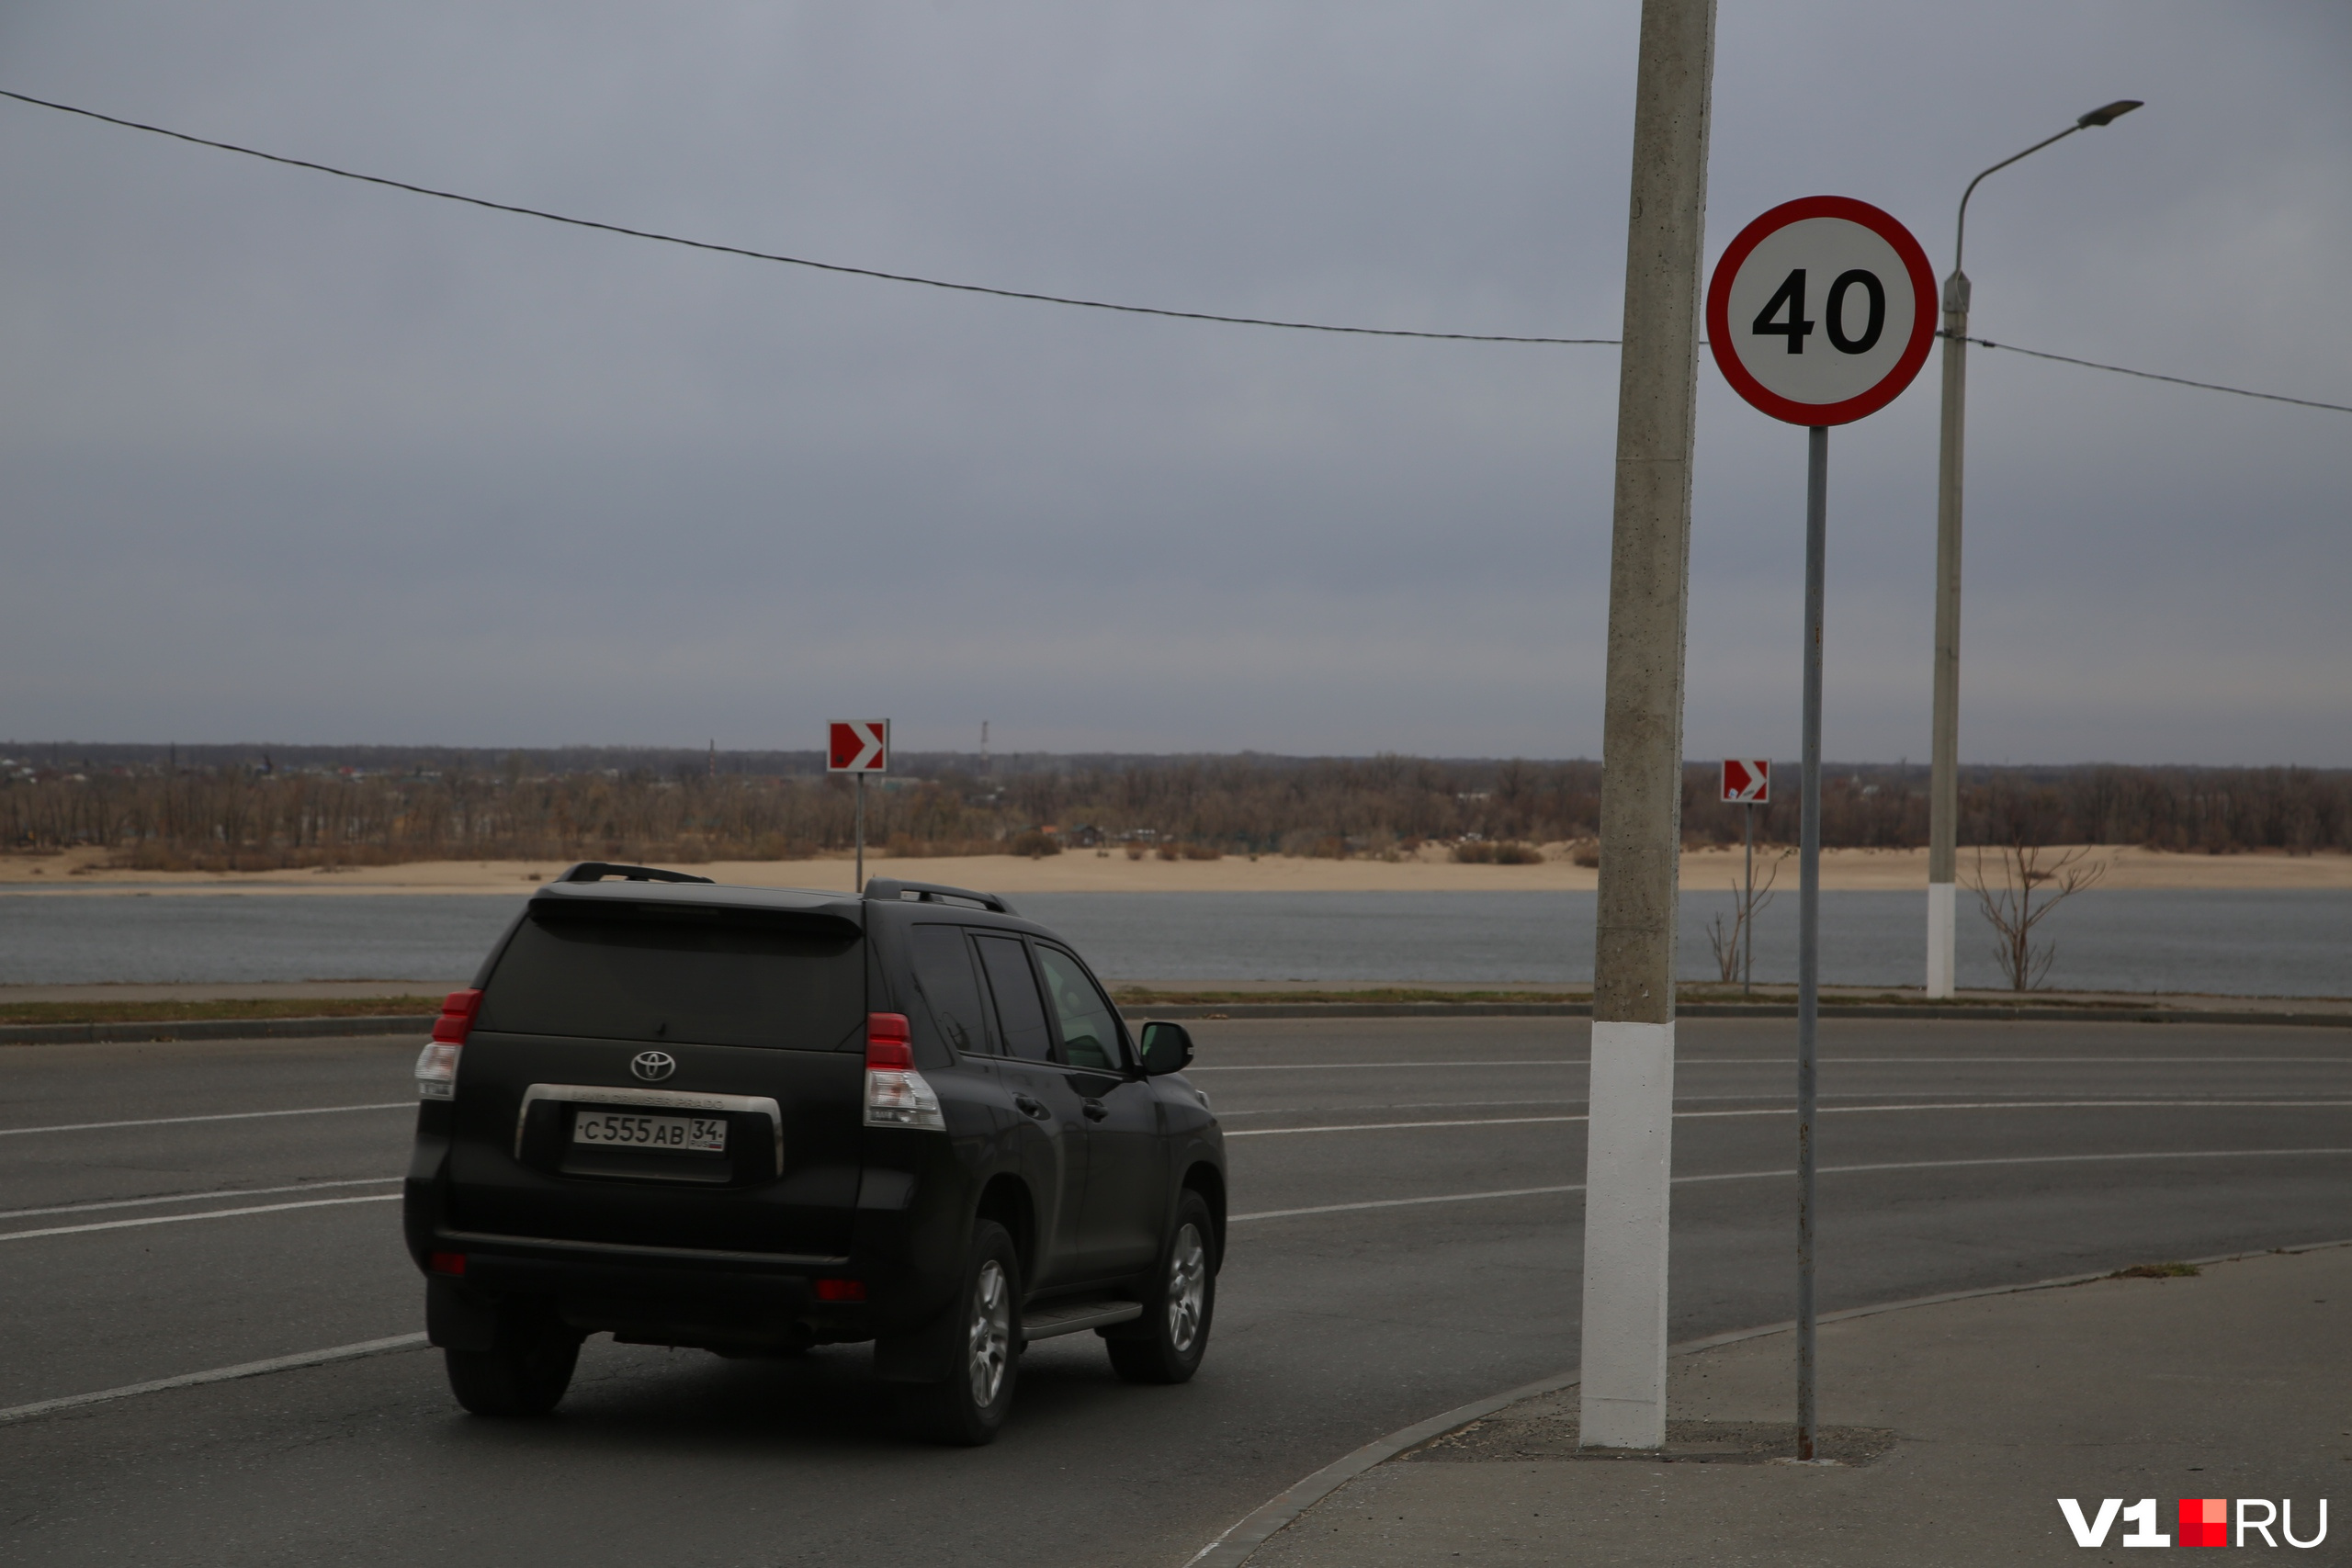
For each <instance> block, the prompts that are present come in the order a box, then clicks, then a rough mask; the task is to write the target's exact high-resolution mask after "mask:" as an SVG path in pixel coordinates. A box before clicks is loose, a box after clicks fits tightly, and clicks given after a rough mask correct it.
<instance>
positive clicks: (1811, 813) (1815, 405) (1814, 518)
mask: <svg viewBox="0 0 2352 1568" xmlns="http://www.w3.org/2000/svg"><path fill="white" fill-rule="evenodd" d="M1935 302H1936V280H1935V275H1934V274H1933V273H1932V272H1930V271H1929V270H1928V254H1927V253H1926V252H1925V251H1923V250H1921V249H1920V248H1919V242H1918V241H1917V240H1915V239H1913V238H1912V237H1911V231H1909V230H1907V229H1905V227H1904V226H1903V225H1902V224H1900V223H1897V222H1896V221H1895V220H1894V219H1892V218H1890V217H1888V216H1887V215H1886V214H1885V213H1883V212H1881V211H1880V210H1879V209H1877V208H1875V207H1872V206H1871V204H1870V203H1869V202H1866V201H1856V200H1854V199H1853V198H1851V197H1843V196H1809V197H1805V198H1804V200H1802V201H1790V202H1783V203H1781V205H1780V206H1778V207H1776V208H1774V209H1772V210H1771V211H1770V212H1767V213H1766V214H1764V216H1762V217H1761V218H1758V220H1756V221H1755V222H1753V223H1750V224H1749V225H1748V226H1747V228H1745V229H1742V230H1741V231H1739V236H1738V238H1736V239H1735V240H1733V241H1732V243H1731V245H1730V248H1729V249H1727V250H1725V251H1724V254H1723V257H1722V259H1721V260H1719V261H1717V262H1716V263H1715V275H1714V276H1713V279H1712V280H1710V281H1709V283H1708V285H1707V344H1708V346H1709V347H1711V348H1713V350H1714V355H1715V364H1716V365H1717V367H1720V368H1721V369H1722V371H1723V373H1724V380H1726V381H1729V382H1730V383H1731V384H1732V389H1733V390H1734V391H1736V392H1737V393H1738V394H1739V395H1740V396H1741V397H1743V398H1746V399H1747V400H1748V401H1749V402H1750V403H1753V404H1754V405H1755V406H1756V407H1757V408H1758V409H1761V410H1762V411H1763V412H1766V413H1768V414H1770V415H1771V416H1772V417H1773V418H1774V419H1781V420H1786V421H1788V423H1791V424H1802V425H1804V426H1805V466H1804V467H1805V496H1804V623H1805V624H1804V729H1803V735H1802V739H1801V740H1800V752H1799V756H1800V773H1801V780H1802V787H1801V789H1800V791H1799V795H1798V802H1799V805H1798V812H1797V818H1798V827H1797V1280H1798V1283H1797V1345H1798V1352H1797V1359H1798V1365H1799V1367H1800V1368H1801V1369H1802V1370H1801V1371H1800V1373H1799V1377H1800V1386H1801V1390H1802V1392H1800V1393H1799V1394H1798V1417H1797V1427H1798V1429H1799V1431H1800V1432H1804V1431H1809V1430H1811V1428H1812V1424H1813V1393H1812V1390H1813V1352H1812V1346H1813V1337H1814V1310H1813V1303H1814V1291H1813V1257H1814V1239H1815V1235H1814V1179H1815V1168H1814V1145H1815V1140H1814V1121H1815V1113H1816V1111H1818V1109H1819V1107H1818V1104H1817V1101H1816V1097H1815V1088H1814V1086H1815V1077H1816V1074H1817V1072H1818V1070H1819V1069H1818V1063H1819V1060H1820V1003H1821V659H1822V632H1823V628H1824V623H1825V620H1826V616H1825V615H1824V612H1823V600H1824V597H1825V593H1824V590H1823V583H1824V581H1825V579H1826V567H1825V562H1826V558H1827V555H1828V539H1829V427H1830V426H1831V425H1833V424H1850V423H1853V422H1854V421H1855V420H1858V419H1860V418H1862V417H1863V416H1864V415H1866V414H1873V413H1876V412H1878V411H1879V410H1881V409H1883V408H1884V407H1885V406H1886V405H1887V404H1889V403H1891V402H1893V401H1894V400H1895V399H1896V398H1897V397H1898V396H1900V395H1901V394H1902V391H1903V389H1904V388H1905V387H1907V386H1909V385H1910V384H1911V378H1913V377H1914V376H1917V374H1918V373H1919V367H1921V366H1922V365H1925V364H1926V363H1927V362H1928V345H1929V344H1930V342H1931V340H1933V338H1934V337H1935V335H1936V329H1935ZM1737 766H1740V764H1738V763H1735V762H1725V763H1724V798H1726V799H1729V798H1732V795H1733V787H1732V786H1733V779H1732V770H1733V769H1734V768H1735V767H1737ZM1748 766H1752V767H1755V768H1756V769H1757V770H1758V771H1757V773H1755V774H1754V775H1752V776H1753V777H1754V778H1755V780H1756V783H1757V784H1758V785H1759V786H1761V784H1763V780H1764V776H1765V775H1764V772H1763V768H1764V764H1762V763H1760V762H1759V763H1753V764H1748ZM1752 896H1753V895H1752V894H1751V895H1750V897H1752Z"/></svg>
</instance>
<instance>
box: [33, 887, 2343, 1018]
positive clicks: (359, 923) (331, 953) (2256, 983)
mask: <svg viewBox="0 0 2352 1568" xmlns="http://www.w3.org/2000/svg"><path fill="white" fill-rule="evenodd" d="M517 902H518V900H517V899H515V898H510V897H505V896H503V895H491V894H473V895H449V896H435V895H425V894H397V895H380V896H379V895H366V894H345V895H336V896H333V897H322V896H315V895H313V896H299V895H286V894H277V895H271V894H221V895H211V894H201V895H198V894H189V895H175V896H171V897H138V896H136V895H108V896H90V895H78V894H77V895H68V894H18V895H9V896H5V897H0V985H63V984H82V985H86V984H95V983H100V982H107V981H128V982H166V981H179V982H207V983H235V982H246V981H274V980H346V979H347V980H408V981H418V982H424V983H428V984H434V985H438V984H444V983H454V982H456V981H458V980H461V979H463V978H464V977H465V976H469V975H470V974H471V973H472V972H473V969H474V967H475V965H476V964H478V963H480V961H481V956H482V954H483V953H484V952H485V951H486V950H487V949H488V947H489V945H490V943H491V942H493V941H495V940H496V938H497V936H498V934H499V932H500V931H502V930H503V929H504V926H505V924H506V922H507V920H509V919H512V918H513V916H514V913H515V908H516V904H517ZM1012 903H1013V905H1014V907H1015V908H1018V909H1019V910H1021V912H1022V913H1023V914H1026V915H1030V916H1032V917H1034V918H1035V919H1040V920H1042V921H1044V922H1045V923H1046V924H1047V925H1050V926H1052V927H1054V928H1056V929H1057V930H1058V931H1061V932H1062V933H1063V934H1064V935H1065V936H1067V937H1068V938H1069V940H1070V941H1071V942H1074V943H1076V944H1077V946H1078V948H1079V950H1080V952H1081V953H1085V954H1086V956H1087V958H1088V959H1089V961H1090V962H1091V963H1092V964H1094V966H1095V968H1096V969H1097V970H1099V971H1100V972H1101V973H1103V975H1104V976H1111V977H1114V978H1116V979H1120V980H1141V981H1151V980H1179V979H1181V980H1296V981H1302V982H1308V983H1313V982H1322V981H1367V980H1378V981H1388V980H1394V981H1416V980H1422V981H1456V982H1460V981H1488V982H1495V983H1498V984H1501V983H1507V982H1512V981H1555V982H1558V981H1565V982H1580V981H1589V980H1590V979H1591V978H1592V935H1593V930H1592V928H1593V895H1592V894H1590V893H1370V894H1363V893H1231V894H1228V893H1051V894H1049V893H1033V894H1028V895H1025V896H1023V897H1016V898H1014V899H1013V900H1012ZM1925 906H1926V899H1925V898H1924V897H1922V896H1921V895H1920V894H1918V893H1916V892H1904V893H1825V894H1824V895H1822V899H1821V913H1822V921H1821V924H1822V944H1821V951H1822V964H1821V968H1822V979H1823V980H1824V981H1825V982H1827V983H1829V984H1833V985H1911V986H1916V985H1917V984H1918V983H1919V976H1920V972H1921V969H1922V967H1923V958H1922V951H1923V947H1924V943H1925V935H1924V924H1925ZM1729 910H1730V898H1729V897H1728V896H1727V895H1724V894H1708V893H1704V892H1694V893H1690V894H1687V895H1686V897H1685V899H1684V904H1683V914H1682V931H1681V946H1680V953H1681V959H1680V964H1679V972H1680V974H1681V975H1682V976H1683V977H1684V978H1686V979H1692V980H1712V979H1713V978H1715V977H1716V972H1715V969H1714V965H1713V962H1712V960H1711V959H1710V956H1709V953H1708V943H1707V934H1706V932H1707V926H1708V922H1709V920H1710V919H1712V918H1713V917H1714V916H1716V915H1719V914H1720V915H1724V916H1726V917H1727V916H1728V913H1729ZM2040 931H2041V932H2042V933H2044V934H2046V936H2047V937H2048V938H2050V939H2051V940H2053V941H2054V942H2056V944H2057V958H2056V962H2055V963H2054V964H2052V968H2051V970H2050V976H2049V981H2048V983H2049V984H2050V985H2051V986H2052V987H2056V988H2059V989H2064V990H2119V991H2205V992H2219V993H2223V994H2234V995H2253V996H2331V997H2352V892H2343V891H2316V892H2315V891H2302V890H2298V891H2291V892H2242V891H2232V892H2194V893H2185V892H2154V891H2141V890H2123V889H2100V890H2097V891H2094V892H2090V893H2086V894H2084V895H2081V896H2080V897H2076V898H2075V899H2073V900H2072V901H2070V902H2068V903H2067V904H2065V905H2064V906H2063V907H2062V908H2059V909H2057V910H2056V911H2055V912H2054V913H2052V915H2051V916H2050V918H2049V919H2048V920H2047V921H2045V922H2044V923H2043V925H2042V926H2041V928H2040ZM1992 939H1993V929H1992V927H1991V926H1990V925H1989V924H1987V923H1986V922H1985V919H1984V918H1983V917H1982V915H1980V914H1979V913H1978V912H1977V911H1976V910H1975V909H1974V908H1973V907H1972V905H1971V904H1970V903H1969V902H1968V901H1967V900H1966V899H1965V897H1963V902H1962V908H1961V942H1960V983H1961V985H1962V987H1998V986H2000V985H2001V984H2002V983H2003V982H2002V978H2001V975H2000V971H1999V969H1998V968H1997V967H1996V964H1995V961H1994V958H1993V954H1992ZM1795 974H1796V897H1795V895H1794V894H1793V893H1792V892H1786V891H1784V892H1783V894H1782V896H1781V897H1779V898H1777V899H1775V900H1774V901H1773V903H1772V905H1771V906H1770V908H1767V909H1766V910H1765V911H1764V912H1763V914H1762V916H1761V917H1760V918H1759V919H1758V922H1757V932H1756V978H1757V979H1758V980H1759V981H1768V982H1786V981H1791V980H1793V979H1794V978H1795Z"/></svg>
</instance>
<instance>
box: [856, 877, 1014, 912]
mask: <svg viewBox="0 0 2352 1568" xmlns="http://www.w3.org/2000/svg"><path fill="white" fill-rule="evenodd" d="M910 893H911V894H913V895H914V896H915V902H917V903H919V904H936V903H938V902H939V901H940V900H941V899H943V898H964V899H968V900H969V901H971V902H972V903H975V904H978V906H979V907H980V908H983V909H993V910H995V911H996V912H997V913H998V914H1000V915H1010V914H1012V905H1010V904H1008V903H1006V902H1005V901H1004V900H1003V899H1001V898H1000V897H997V896H996V895H995V894H993V893H975V892H973V891H972V890H971V889H970V888H968V887H949V886H946V885H944V883H937V882H899V881H895V880H893V879H892V878H889V877H887V876H876V877H873V878H871V879H869V880H868V881H867V882H866V884H865V896H866V897H868V898H872V899H875V900H876V901H877V902H880V903H885V904H895V903H897V902H898V901H899V899H901V898H903V897H906V896H907V895H908V894H910Z"/></svg>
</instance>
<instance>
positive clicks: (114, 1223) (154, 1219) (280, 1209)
mask: <svg viewBox="0 0 2352 1568" xmlns="http://www.w3.org/2000/svg"><path fill="white" fill-rule="evenodd" d="M400 1196H401V1195H400V1194H399V1193H397V1192H371V1193H369V1194H368V1195H367V1196H366V1197H364V1198H313V1199H311V1201H309V1202H307V1203H254V1204H249V1205H248V1206H246V1207H244V1208H242V1209H207V1210H205V1211H204V1212H203V1213H200V1214H150V1215H148V1216H147V1217H146V1218H145V1219H143V1220H101V1221H99V1222H98V1223H97V1224H91V1225H50V1226H48V1227H47V1228H45V1229H42V1230H37V1231H0V1241H29V1240H31V1239H32V1238H33V1237H34V1236H37V1235H78V1234H80V1233H82V1232H84V1231H127V1230H130V1229H132V1228H134V1227H136V1226H139V1225H176V1224H186V1223H187V1222H188V1221H190V1220H226V1219H233V1218H235V1217H236V1216H237V1215H239V1214H277V1213H284V1212H285V1211H287V1210H288V1209H333V1208H336V1207H338V1206H340V1205H342V1204H345V1203H391V1202H396V1201H399V1199H400Z"/></svg>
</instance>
